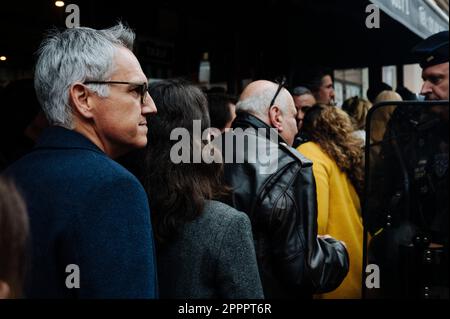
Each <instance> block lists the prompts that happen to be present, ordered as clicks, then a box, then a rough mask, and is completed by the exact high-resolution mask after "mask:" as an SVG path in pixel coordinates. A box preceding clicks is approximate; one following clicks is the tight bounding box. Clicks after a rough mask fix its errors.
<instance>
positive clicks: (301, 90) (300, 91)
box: [292, 86, 313, 96]
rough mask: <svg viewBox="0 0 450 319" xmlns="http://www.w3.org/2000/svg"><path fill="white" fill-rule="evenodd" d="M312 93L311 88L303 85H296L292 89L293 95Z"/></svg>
mask: <svg viewBox="0 0 450 319" xmlns="http://www.w3.org/2000/svg"><path fill="white" fill-rule="evenodd" d="M306 94H308V95H313V94H312V92H311V90H310V89H308V88H307V87H305V86H297V87H295V88H294V89H293V90H292V95H293V96H302V95H306Z"/></svg>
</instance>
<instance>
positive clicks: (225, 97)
mask: <svg viewBox="0 0 450 319" xmlns="http://www.w3.org/2000/svg"><path fill="white" fill-rule="evenodd" d="M207 97H208V110H209V117H210V119H211V127H214V128H217V129H219V130H220V131H221V132H224V131H225V129H227V128H230V127H231V123H233V120H234V119H235V118H236V103H237V99H236V98H235V97H234V96H232V95H229V94H225V93H208V94H207Z"/></svg>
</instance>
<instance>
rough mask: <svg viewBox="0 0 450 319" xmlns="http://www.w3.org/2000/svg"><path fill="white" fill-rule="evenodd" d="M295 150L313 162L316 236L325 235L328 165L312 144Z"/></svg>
mask: <svg viewBox="0 0 450 319" xmlns="http://www.w3.org/2000/svg"><path fill="white" fill-rule="evenodd" d="M297 150H298V151H299V152H300V153H301V154H303V155H304V156H306V157H307V158H309V159H310V160H311V161H312V162H313V173H314V179H315V180H316V192H317V224H318V234H319V235H326V234H328V231H327V225H328V214H329V211H330V209H329V205H330V165H328V164H327V159H326V158H323V155H322V151H321V150H320V149H319V148H318V147H317V146H316V145H314V144H312V143H306V144H303V145H300V146H299V148H298V149H297Z"/></svg>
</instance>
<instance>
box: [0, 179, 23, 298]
mask: <svg viewBox="0 0 450 319" xmlns="http://www.w3.org/2000/svg"><path fill="white" fill-rule="evenodd" d="M27 236H28V216H27V212H26V208H25V203H24V202H23V200H22V198H21V197H20V195H19V193H18V192H17V190H16V188H15V186H14V185H13V183H12V182H10V181H6V180H4V179H3V178H0V299H3V298H19V297H21V295H22V285H23V277H24V273H25V262H26V260H25V252H26V241H27Z"/></svg>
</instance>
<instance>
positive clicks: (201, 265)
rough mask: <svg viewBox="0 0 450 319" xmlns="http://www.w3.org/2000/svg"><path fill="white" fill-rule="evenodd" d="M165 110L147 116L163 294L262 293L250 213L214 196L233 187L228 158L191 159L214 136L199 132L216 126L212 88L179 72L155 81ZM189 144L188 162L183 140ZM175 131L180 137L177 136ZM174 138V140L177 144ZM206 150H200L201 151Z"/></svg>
mask: <svg viewBox="0 0 450 319" xmlns="http://www.w3.org/2000/svg"><path fill="white" fill-rule="evenodd" d="M149 92H150V95H151V96H152V98H153V100H154V102H155V104H156V105H157V107H158V116H155V117H153V118H151V119H149V121H148V127H149V132H148V138H149V144H148V147H147V150H146V160H145V163H146V169H145V171H146V176H144V178H143V183H144V185H145V187H146V189H147V192H148V196H149V198H150V205H151V211H152V218H153V225H154V232H155V236H156V239H157V256H158V275H159V279H158V280H159V284H160V296H161V297H162V298H177V299H187V298H257V299H259V298H263V297H264V296H263V292H262V285H261V281H260V277H259V273H258V266H257V262H256V254H255V250H254V244H253V236H252V231H251V224H250V220H249V218H248V217H247V215H245V214H244V213H242V212H239V211H237V210H235V209H234V208H232V207H229V206H227V205H225V204H223V203H220V202H218V201H215V200H214V199H219V198H220V197H221V196H223V195H225V194H226V193H227V189H225V188H224V187H223V186H222V185H223V184H222V170H223V168H222V164H217V163H211V164H207V163H204V162H200V163H195V161H194V163H192V162H193V159H194V158H196V157H197V156H199V158H201V152H202V151H204V150H205V146H207V144H208V141H207V140H202V137H200V136H196V134H195V132H194V131H196V129H194V126H196V125H198V122H194V121H201V122H200V124H199V125H200V126H201V131H202V132H203V131H204V130H207V129H208V128H209V127H210V121H209V115H208V106H207V100H206V97H205V95H204V94H203V93H202V92H201V91H200V89H198V88H197V87H195V86H193V85H189V84H187V83H183V82H181V81H178V80H169V81H163V82H157V83H155V84H152V85H150V88H149ZM177 130H178V132H180V131H185V132H189V135H190V136H189V141H188V142H187V143H185V144H183V145H182V146H183V152H185V151H186V150H188V154H187V155H188V156H187V157H186V156H185V155H186V154H182V156H181V157H182V158H183V159H184V163H183V162H181V163H180V154H179V153H178V152H177V151H176V150H179V148H177V147H176V145H178V146H179V145H180V143H183V141H184V142H186V140H181V142H180V141H178V140H174V138H178V137H179V136H178V134H176V132H177ZM174 136H175V137H174ZM174 146H175V147H174ZM195 152H200V154H194V153H195Z"/></svg>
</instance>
